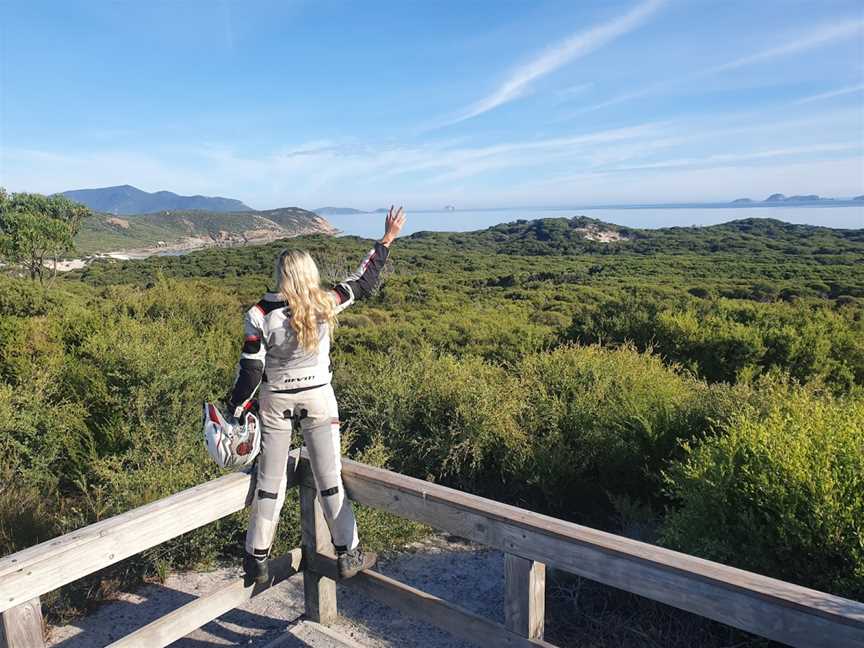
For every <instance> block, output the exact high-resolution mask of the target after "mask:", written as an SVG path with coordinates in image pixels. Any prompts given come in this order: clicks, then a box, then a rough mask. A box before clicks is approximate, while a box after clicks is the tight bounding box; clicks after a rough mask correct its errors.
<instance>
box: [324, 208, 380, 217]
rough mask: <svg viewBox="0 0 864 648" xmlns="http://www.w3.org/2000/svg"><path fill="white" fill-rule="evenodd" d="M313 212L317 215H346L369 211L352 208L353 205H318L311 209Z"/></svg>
mask: <svg viewBox="0 0 864 648" xmlns="http://www.w3.org/2000/svg"><path fill="white" fill-rule="evenodd" d="M312 211H313V212H315V213H316V214H318V215H319V216H347V215H350V214H369V213H370V212H367V211H363V210H362V209H354V208H353V207H318V208H317V209H313V210H312Z"/></svg>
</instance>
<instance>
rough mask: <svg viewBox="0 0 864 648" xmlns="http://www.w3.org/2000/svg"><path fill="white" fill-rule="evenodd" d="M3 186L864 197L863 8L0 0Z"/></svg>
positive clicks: (256, 192) (363, 201)
mask: <svg viewBox="0 0 864 648" xmlns="http://www.w3.org/2000/svg"><path fill="white" fill-rule="evenodd" d="M0 39H2V42H0V57H2V62H0V65H2V69H0V74H2V78H0V185H3V186H6V187H7V188H8V189H9V190H11V191H24V190H27V191H41V192H54V191H62V190H66V189H74V188H83V187H97V186H107V185H114V184H126V183H129V184H133V185H135V186H138V187H140V188H142V189H145V190H148V191H154V190H159V189H168V190H172V191H176V192H178V193H183V194H191V193H201V194H207V195H224V196H231V197H237V198H240V199H242V200H244V201H246V202H247V203H248V204H250V205H251V206H253V207H256V208H261V209H264V208H271V207H277V206H285V205H300V206H304V207H308V208H314V207H319V206H323V205H351V206H355V207H361V208H375V207H379V206H380V205H382V204H385V203H387V204H389V203H392V202H398V203H404V204H406V205H409V206H411V207H413V208H428V207H439V206H441V205H444V204H456V205H458V206H460V207H492V206H517V205H534V206H550V205H590V204H600V203H638V202H662V201H710V200H731V199H734V198H737V197H740V196H750V197H753V198H764V197H765V196H766V195H768V194H769V193H772V192H775V191H779V192H783V193H787V194H791V193H819V194H822V195H829V196H852V195H856V194H862V193H864V3H861V2H860V0H854V1H849V2H846V1H839V0H838V1H831V0H821V1H818V2H817V1H806V2H805V1H797V0H785V1H782V2H780V1H772V0H764V1H760V2H753V1H752V0H747V1H744V0H741V1H736V0H725V1H722V2H721V1H717V0H666V1H663V0H627V1H606V2H575V1H573V0H568V1H565V2H553V1H542V0H538V1H528V0H521V1H507V0H496V1H492V2H480V1H479V0H463V1H460V2H456V1H453V2H444V1H443V0H436V1H429V2H421V1H419V0H417V1H414V0H411V1H399V2H397V1H395V0H393V1H391V2H359V1H358V2H347V1H339V2H337V1H332V0H316V1H314V2H312V1H309V2H289V1H284V0H283V1H274V2H257V1H245V2H231V1H228V0H222V1H219V0H212V1H208V2H204V1H195V0H176V1H171V2H168V1H165V0H156V1H153V2H141V1H135V2H106V1H101V2H96V1H93V2H80V1H74V0H70V1H60V0H58V1H57V2H42V1H38V0H37V1H27V2H25V1H23V0H22V1H9V0H5V1H4V0H0Z"/></svg>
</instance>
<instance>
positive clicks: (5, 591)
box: [0, 452, 296, 612]
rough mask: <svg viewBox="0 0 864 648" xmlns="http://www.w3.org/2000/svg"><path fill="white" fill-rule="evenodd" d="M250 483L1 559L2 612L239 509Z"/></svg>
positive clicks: (233, 482) (245, 477)
mask: <svg viewBox="0 0 864 648" xmlns="http://www.w3.org/2000/svg"><path fill="white" fill-rule="evenodd" d="M294 460H295V461H296V452H295V457H294ZM252 481H253V480H252V477H251V476H250V475H249V474H248V473H246V472H235V473H231V474H229V475H225V476H223V477H219V478H218V479H214V480H212V481H209V482H207V483H204V484H199V485H198V486H194V487H193V488H189V489H186V490H184V491H181V492H179V493H175V494H174V495H171V496H170V497H166V498H164V499H161V500H158V501H155V502H151V503H150V504H145V505H144V506H139V507H138V508H136V509H132V510H131V511H127V512H126V513H122V514H120V515H116V516H114V517H112V518H108V519H107V520H102V521H101V522H97V523H95V524H91V525H89V526H86V527H84V528H82V529H78V530H77V531H73V532H72V533H67V534H66V535H63V536H60V537H59V538H54V539H53V540H48V541H46V542H42V543H40V544H38V545H35V546H33V547H30V548H28V549H24V550H23V551H19V552H17V553H14V554H11V555H9V556H5V557H3V558H2V559H0V612H4V611H5V610H8V609H9V608H12V607H15V606H16V605H18V604H20V603H23V602H25V601H28V600H30V599H32V598H35V597H37V596H41V595H42V594H45V593H47V592H50V591H52V590H55V589H57V588H58V587H61V586H63V585H65V584H67V583H71V582H72V581H74V580H77V579H79V578H83V577H84V576H87V575H88V574H92V573H93V572H95V571H98V570H100V569H102V568H104V567H108V566H109V565H112V564H114V563H116V562H119V561H121V560H123V559H124V558H128V557H129V556H132V555H135V554H136V553H140V552H142V551H144V550H145V549H150V548H151V547H155V546H157V545H159V544H161V543H163V542H165V541H166V540H170V539H171V538H176V537H177V536H179V535H182V534H184V533H186V532H187V531H191V530H193V529H197V528H198V527H202V526H204V525H205V524H209V523H210V522H214V521H216V520H218V519H219V518H222V517H225V516H226V515H230V514H231V513H234V512H236V511H239V510H241V509H243V508H244V507H246V506H247V504H248V502H249V501H250V498H251V495H252Z"/></svg>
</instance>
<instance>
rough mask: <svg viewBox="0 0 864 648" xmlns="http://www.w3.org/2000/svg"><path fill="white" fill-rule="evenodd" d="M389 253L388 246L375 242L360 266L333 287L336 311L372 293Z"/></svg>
mask: <svg viewBox="0 0 864 648" xmlns="http://www.w3.org/2000/svg"><path fill="white" fill-rule="evenodd" d="M389 254H390V248H388V247H387V246H386V245H382V244H381V243H380V242H376V243H375V247H374V248H373V249H371V250H369V254H367V255H366V258H365V259H363V263H361V264H360V267H359V268H357V270H356V271H355V272H354V273H353V274H350V275H348V276H347V277H345V280H344V281H343V282H342V283H340V284H338V285H337V286H336V287H335V288H333V293H334V298H335V299H336V304H337V307H336V312H337V313H338V312H340V311H343V310H345V309H346V308H348V307H349V306H350V305H351V304H353V303H354V302H355V301H356V300H358V299H364V298H366V297H368V296H369V295H371V294H372V293H373V291H374V290H375V288H376V286H378V283H379V282H380V278H381V270H382V269H383V268H384V264H385V263H387V256H388V255H389Z"/></svg>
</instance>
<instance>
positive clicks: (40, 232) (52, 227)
mask: <svg viewBox="0 0 864 648" xmlns="http://www.w3.org/2000/svg"><path fill="white" fill-rule="evenodd" d="M91 213H92V212H91V211H90V209H89V208H87V207H85V206H84V205H81V204H79V203H76V202H73V201H71V200H69V199H68V198H66V197H65V196H60V195H55V196H43V195H42V194H35V193H23V192H22V193H13V194H11V195H9V194H7V193H6V191H5V190H4V189H3V188H0V258H2V259H3V261H4V263H7V264H9V265H14V266H21V267H23V268H24V269H25V270H26V271H27V272H28V274H29V275H30V278H31V279H32V280H34V281H35V280H36V279H38V280H39V282H40V283H42V282H43V281H44V278H45V270H46V268H47V266H46V265H45V263H46V261H48V260H51V261H53V270H52V274H51V277H52V279H53V278H54V277H56V276H57V260H58V258H59V257H60V256H61V255H63V254H66V253H67V252H69V251H71V250H73V249H74V247H75V243H74V239H75V235H76V234H77V233H78V230H79V229H80V227H81V221H82V220H83V219H84V218H86V217H87V216H90V215H91Z"/></svg>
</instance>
